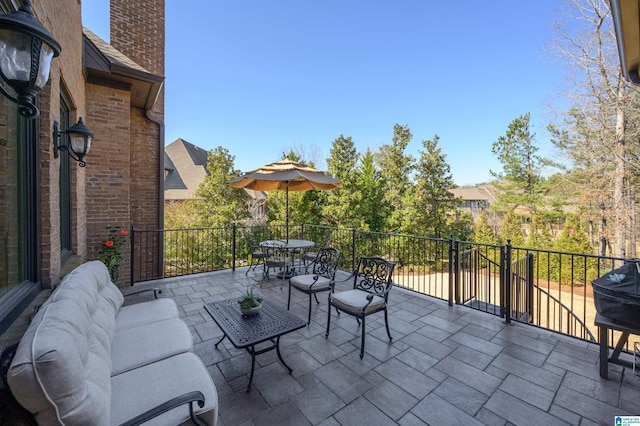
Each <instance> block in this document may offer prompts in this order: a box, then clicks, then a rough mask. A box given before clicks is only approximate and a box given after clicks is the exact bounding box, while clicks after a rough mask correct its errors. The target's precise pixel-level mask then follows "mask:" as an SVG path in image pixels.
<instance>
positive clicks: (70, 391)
mask: <svg viewBox="0 0 640 426" xmlns="http://www.w3.org/2000/svg"><path fill="white" fill-rule="evenodd" d="M122 302H123V297H122V294H121V293H120V291H119V290H118V289H117V288H116V287H115V286H114V285H113V284H112V283H111V280H110V278H109V272H108V270H107V268H106V267H105V266H104V265H103V264H102V263H101V262H98V261H93V262H87V263H85V264H83V265H81V266H79V267H78V268H76V269H75V270H73V271H72V272H71V273H70V274H69V275H67V276H66V277H65V279H64V281H63V282H62V283H61V284H60V285H59V286H58V288H56V289H55V290H54V291H53V293H52V294H51V297H50V298H49V299H48V300H47V301H46V302H45V303H44V304H43V306H42V308H40V310H39V311H38V313H37V315H36V316H35V317H34V319H33V321H32V322H31V324H30V326H29V328H28V329H27V332H26V333H25V335H24V336H23V337H22V339H21V341H20V345H19V346H18V350H17V352H16V355H15V357H14V359H13V361H12V363H11V367H10V368H9V374H8V382H9V386H10V388H11V391H12V393H13V394H14V396H15V397H16V399H17V400H18V402H20V404H22V406H24V407H25V408H26V409H27V410H29V411H31V412H32V413H34V414H35V416H36V420H37V421H38V423H39V424H47V425H48V424H65V425H99V424H109V421H110V416H109V411H110V406H111V381H110V377H111V342H112V340H113V335H114V330H115V315H116V313H117V311H118V309H119V308H120V306H122Z"/></svg>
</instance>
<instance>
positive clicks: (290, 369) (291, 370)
mask: <svg viewBox="0 0 640 426" xmlns="http://www.w3.org/2000/svg"><path fill="white" fill-rule="evenodd" d="M276 353H277V354H278V358H279V359H280V362H281V363H282V365H284V366H285V368H286V369H287V370H289V374H291V373H292V372H293V369H292V368H291V367H289V366H288V365H287V363H286V362H284V359H282V355H281V354H280V336H278V338H277V339H276Z"/></svg>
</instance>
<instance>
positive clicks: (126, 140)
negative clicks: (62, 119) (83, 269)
mask: <svg viewBox="0 0 640 426" xmlns="http://www.w3.org/2000/svg"><path fill="white" fill-rule="evenodd" d="M130 97H131V95H130V92H129V90H128V89H123V88H117V87H109V86H105V85H99V84H91V83H90V84H87V98H88V102H87V110H88V112H89V115H90V116H91V117H93V119H92V122H91V131H92V132H93V134H94V135H95V140H98V141H100V142H98V143H94V144H93V146H92V148H91V156H90V157H89V156H88V157H87V162H88V164H87V167H86V169H88V170H87V171H86V173H87V176H86V181H87V227H88V229H89V232H88V235H87V247H88V258H90V259H95V258H97V257H98V247H99V245H100V243H103V242H104V241H105V239H106V236H107V234H108V231H107V229H106V228H107V226H116V225H117V226H120V227H121V228H122V229H127V230H128V229H129V228H130V226H131V212H130V206H129V199H130V197H131V185H130V179H131V164H130V158H131V146H132V142H131V141H132V137H133V136H132V134H131V127H132V126H131V120H130V110H131V108H130V106H129V103H130ZM122 254H123V255H124V257H125V261H123V262H122V263H121V264H120V268H119V281H121V282H124V280H125V279H126V278H127V277H128V276H129V275H128V273H129V266H128V262H127V260H128V259H129V247H128V245H127V247H124V248H123V253H122Z"/></svg>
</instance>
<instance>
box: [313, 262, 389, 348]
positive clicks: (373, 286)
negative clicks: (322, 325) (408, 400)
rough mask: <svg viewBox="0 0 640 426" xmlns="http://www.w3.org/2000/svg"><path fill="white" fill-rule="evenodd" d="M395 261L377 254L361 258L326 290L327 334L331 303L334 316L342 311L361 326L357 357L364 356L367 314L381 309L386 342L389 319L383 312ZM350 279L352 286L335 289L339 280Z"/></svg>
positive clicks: (347, 280) (327, 334)
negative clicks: (327, 291)
mask: <svg viewBox="0 0 640 426" xmlns="http://www.w3.org/2000/svg"><path fill="white" fill-rule="evenodd" d="M394 267H395V263H392V262H389V261H387V260H385V259H383V258H381V257H361V258H360V259H359V260H358V266H357V267H356V269H355V270H354V271H353V272H352V273H351V275H350V276H349V277H348V278H347V279H346V280H343V281H338V282H336V281H332V282H331V283H330V287H331V288H330V291H329V309H328V313H329V315H328V318H327V333H326V334H325V337H329V328H330V325H331V307H332V306H333V307H334V308H335V309H336V311H337V312H338V315H340V312H345V313H346V314H348V315H351V316H354V317H356V320H357V321H358V324H360V325H361V326H362V330H361V332H362V343H361V344H360V359H362V357H363V356H364V338H365V335H366V329H365V320H366V317H367V316H368V315H371V314H375V313H376V312H380V311H383V312H384V325H385V327H386V329H387V336H389V341H391V340H392V339H393V338H392V337H391V332H390V331H389V321H388V315H387V302H388V300H389V291H391V288H392V287H393V282H392V281H391V275H392V274H393V268H394ZM351 280H352V281H353V288H352V289H351V290H347V291H339V292H336V291H335V285H336V284H337V283H340V282H349V281H351Z"/></svg>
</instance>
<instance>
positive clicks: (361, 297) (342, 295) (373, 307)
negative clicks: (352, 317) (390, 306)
mask: <svg viewBox="0 0 640 426" xmlns="http://www.w3.org/2000/svg"><path fill="white" fill-rule="evenodd" d="M369 295H371V293H368V292H366V291H362V290H357V289H356V290H347V291H341V292H336V293H334V294H332V295H331V303H332V304H333V305H335V306H337V307H338V308H340V309H342V310H343V311H345V312H349V313H352V314H356V315H357V314H359V313H361V312H362V308H364V307H365V306H366V305H367V303H369V301H368V300H367V296H369ZM384 303H385V302H384V299H383V298H382V297H380V296H376V295H373V300H372V301H371V303H370V304H369V306H367V309H366V311H365V314H369V313H371V312H375V311H377V310H380V309H381V308H382V307H383V306H384Z"/></svg>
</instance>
